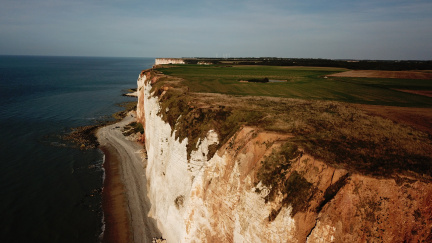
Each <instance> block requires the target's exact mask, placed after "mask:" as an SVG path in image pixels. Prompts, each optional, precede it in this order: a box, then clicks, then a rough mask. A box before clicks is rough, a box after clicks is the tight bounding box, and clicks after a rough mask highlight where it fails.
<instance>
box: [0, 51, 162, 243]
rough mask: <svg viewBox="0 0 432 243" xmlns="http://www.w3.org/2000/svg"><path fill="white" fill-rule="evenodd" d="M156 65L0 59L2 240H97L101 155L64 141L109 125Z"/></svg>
mask: <svg viewBox="0 0 432 243" xmlns="http://www.w3.org/2000/svg"><path fill="white" fill-rule="evenodd" d="M153 64H154V59H153V58H117V57H112V58H110V57H53V56H0V242H75V243H76V242H100V240H101V236H102V234H103V230H104V223H103V222H104V221H103V211H102V207H101V205H102V198H101V191H102V189H103V179H104V171H103V167H102V164H103V153H102V152H101V151H100V150H98V149H90V150H81V149H79V146H75V145H74V144H71V143H70V142H68V141H65V140H63V139H62V136H63V135H65V134H68V133H69V132H70V131H71V129H72V128H75V127H79V126H85V125H94V124H97V123H98V122H100V121H103V120H109V119H112V118H111V114H113V113H115V112H117V111H120V110H122V108H121V107H119V106H118V104H119V103H123V102H128V101H134V99H135V100H136V98H130V97H125V96H122V94H124V93H126V92H127V90H128V89H130V88H136V86H137V84H136V80H137V78H138V75H139V74H140V72H141V70H144V69H147V68H150V67H151V66H152V65H153Z"/></svg>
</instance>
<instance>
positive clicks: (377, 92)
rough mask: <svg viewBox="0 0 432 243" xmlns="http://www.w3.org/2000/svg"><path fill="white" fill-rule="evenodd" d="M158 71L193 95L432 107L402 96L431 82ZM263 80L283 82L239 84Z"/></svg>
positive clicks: (197, 68)
mask: <svg viewBox="0 0 432 243" xmlns="http://www.w3.org/2000/svg"><path fill="white" fill-rule="evenodd" d="M158 70H159V71H161V72H163V73H164V74H166V75H170V76H175V77H179V78H183V79H184V84H185V85H187V86H188V87H189V90H190V91H192V92H202V93H221V94H229V95H243V96H246V95H248V96H272V97H285V98H298V99H308V100H310V99H314V100H333V101H342V102H349V103H360V104H374V105H389V106H407V107H432V98H430V97H425V96H420V95H415V94H410V93H406V92H401V91H398V90H397V89H399V90H432V80H430V79H429V80H422V79H390V78H387V79H384V78H347V77H328V76H327V75H330V74H334V73H338V72H343V71H347V69H343V68H330V67H284V66H246V65H245V66H242V65H239V66H235V65H234V66H218V65H209V66H205V65H169V66H168V65H164V66H163V67H161V68H159V69H158ZM263 78H268V79H270V80H278V81H282V82H269V83H252V82H240V81H241V80H250V79H263Z"/></svg>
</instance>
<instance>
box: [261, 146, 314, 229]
mask: <svg viewBox="0 0 432 243" xmlns="http://www.w3.org/2000/svg"><path fill="white" fill-rule="evenodd" d="M300 157H301V152H300V151H299V150H298V147H297V145H295V144H293V143H290V142H288V143H285V144H283V145H282V146H281V147H280V148H279V149H277V150H275V149H274V150H273V151H272V153H271V154H270V155H269V156H267V157H266V158H265V159H264V161H262V162H261V164H262V166H261V169H260V170H259V171H258V173H257V180H258V181H261V182H262V183H263V185H265V186H266V187H268V188H270V192H269V194H268V195H267V197H266V198H265V201H266V202H268V201H274V200H275V198H276V196H277V195H278V194H279V193H280V194H282V197H283V199H282V205H281V206H288V205H291V207H292V211H291V215H292V216H294V215H295V214H296V213H298V212H300V211H304V210H306V208H307V207H308V206H309V204H308V202H309V199H310V198H311V197H312V195H313V192H314V191H315V190H316V188H315V187H314V186H313V185H312V184H311V183H309V182H308V181H307V180H306V179H305V178H304V177H303V176H302V175H300V174H299V173H298V172H297V171H292V170H290V167H291V163H292V162H294V161H295V160H297V159H299V158H300ZM279 212H280V209H279V210H273V211H272V213H271V214H270V215H269V221H273V220H274V219H275V218H276V216H277V215H278V214H279Z"/></svg>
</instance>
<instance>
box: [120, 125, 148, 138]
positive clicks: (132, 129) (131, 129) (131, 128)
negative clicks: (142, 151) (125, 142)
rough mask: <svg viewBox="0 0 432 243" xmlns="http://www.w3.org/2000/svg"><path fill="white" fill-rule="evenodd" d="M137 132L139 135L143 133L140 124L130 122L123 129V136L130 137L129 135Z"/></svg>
mask: <svg viewBox="0 0 432 243" xmlns="http://www.w3.org/2000/svg"><path fill="white" fill-rule="evenodd" d="M138 132H139V133H141V134H143V133H144V128H143V125H142V124H141V123H137V122H131V123H129V124H128V125H126V126H125V127H124V130H123V135H124V136H130V135H132V134H135V133H138Z"/></svg>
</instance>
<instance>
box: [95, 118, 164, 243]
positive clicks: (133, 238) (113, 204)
mask: <svg viewBox="0 0 432 243" xmlns="http://www.w3.org/2000/svg"><path fill="white" fill-rule="evenodd" d="M133 121H135V115H133V114H132V113H129V114H128V116H127V117H126V118H124V119H123V120H122V121H120V122H118V123H116V124H112V125H108V126H106V127H103V128H101V129H99V131H98V132H97V137H98V141H99V143H100V145H101V149H102V150H103V151H104V153H105V155H106V156H105V164H106V165H104V167H105V169H106V170H107V171H106V177H107V178H106V180H105V182H107V183H109V184H107V183H105V186H106V187H105V188H104V191H107V193H104V212H105V217H106V218H105V222H106V230H105V234H104V242H151V240H152V238H153V237H160V236H161V233H160V231H159V230H158V228H157V226H156V221H155V220H154V219H152V218H149V217H147V215H148V212H149V210H150V202H149V200H148V198H147V186H146V176H145V167H144V166H145V165H144V163H146V162H147V161H143V159H142V152H143V150H144V147H143V145H142V144H140V143H137V142H133V141H129V140H127V139H126V137H125V136H123V134H122V131H123V127H124V126H125V125H127V124H129V123H131V122H133Z"/></svg>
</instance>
